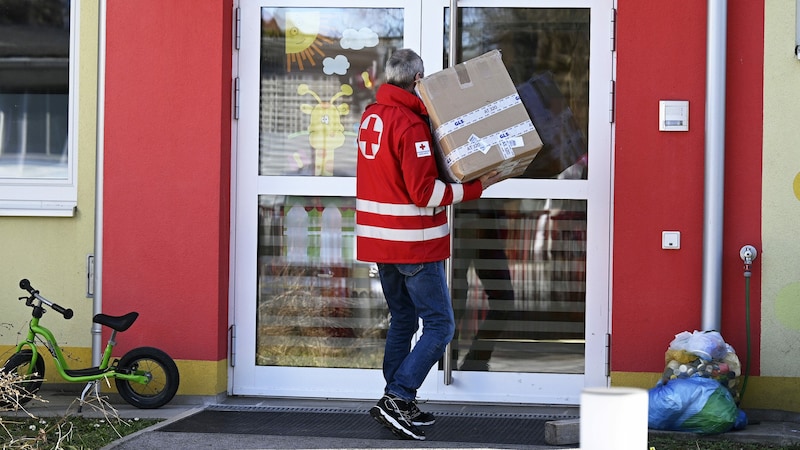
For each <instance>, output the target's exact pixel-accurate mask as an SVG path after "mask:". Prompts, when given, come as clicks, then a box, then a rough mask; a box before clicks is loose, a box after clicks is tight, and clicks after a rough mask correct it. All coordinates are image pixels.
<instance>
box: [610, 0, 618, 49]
mask: <svg viewBox="0 0 800 450" xmlns="http://www.w3.org/2000/svg"><path fill="white" fill-rule="evenodd" d="M611 51H612V52H615V51H617V8H611Z"/></svg>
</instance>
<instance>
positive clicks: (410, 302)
mask: <svg viewBox="0 0 800 450" xmlns="http://www.w3.org/2000/svg"><path fill="white" fill-rule="evenodd" d="M378 271H379V274H380V277H381V286H382V287H383V295H384V296H385V297H386V303H387V305H388V306H389V313H391V321H390V322H389V332H388V333H387V334H386V348H385V352H384V356H383V377H384V378H385V379H386V388H385V393H387V394H392V395H395V396H397V397H400V398H401V399H403V400H405V401H413V400H414V399H415V398H416V397H417V389H418V388H419V387H420V386H421V385H422V382H423V381H424V380H425V377H426V376H427V375H428V372H430V370H431V367H433V365H434V364H436V363H437V362H438V361H439V359H440V358H441V357H442V355H443V354H444V350H445V347H446V346H447V344H448V343H450V340H451V339H452V338H453V333H454V331H455V320H454V319H453V305H452V303H451V302H450V293H449V290H448V288H447V279H446V278H445V273H444V262H443V261H439V262H431V263H419V264H378ZM419 319H422V336H421V337H420V339H419V341H417V343H416V345H414V349H413V350H412V349H411V339H412V338H413V336H414V333H416V332H417V329H418V327H419Z"/></svg>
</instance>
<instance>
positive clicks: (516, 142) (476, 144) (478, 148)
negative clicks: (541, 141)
mask: <svg viewBox="0 0 800 450" xmlns="http://www.w3.org/2000/svg"><path fill="white" fill-rule="evenodd" d="M532 131H535V128H534V127H533V122H531V121H530V120H526V121H524V122H520V123H518V124H516V125H513V126H511V127H508V128H506V129H504V130H500V131H498V132H496V133H493V134H490V135H488V136H485V137H482V138H479V137H477V136H475V135H472V136H470V138H469V141H468V142H467V143H466V144H464V145H462V146H460V147H457V148H455V149H453V151H452V152H450V153H449V154H448V155H447V156H445V158H444V161H445V164H447V167H452V166H453V164H455V163H457V162H458V161H461V160H462V159H464V158H466V157H467V156H469V155H471V154H473V153H477V152H482V153H483V154H486V153H487V152H488V151H489V149H490V148H492V146H493V145H497V146H498V148H500V153H501V154H502V155H503V159H511V158H513V157H514V149H515V148H517V147H522V146H523V145H525V143H524V141H523V139H522V135H523V134H525V133H530V132H532Z"/></svg>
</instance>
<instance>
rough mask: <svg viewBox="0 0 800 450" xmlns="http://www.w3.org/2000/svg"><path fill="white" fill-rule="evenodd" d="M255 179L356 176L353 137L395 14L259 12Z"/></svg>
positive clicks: (399, 18)
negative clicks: (258, 133)
mask: <svg viewBox="0 0 800 450" xmlns="http://www.w3.org/2000/svg"><path fill="white" fill-rule="evenodd" d="M261 11H262V15H261V18H262V39H261V45H262V47H261V58H262V59H261V103H260V104H261V107H260V127H261V131H260V136H259V161H260V166H259V174H260V175H309V176H355V170H356V144H355V136H356V134H357V133H356V132H357V128H358V125H359V120H360V119H361V111H363V110H364V108H365V107H366V106H367V105H368V104H370V103H372V102H373V101H374V98H375V89H376V87H377V84H378V83H379V81H378V80H377V78H378V77H380V76H381V74H382V72H383V67H384V65H385V61H386V58H387V57H388V55H389V54H391V52H392V50H393V49H395V48H398V47H399V46H400V45H402V42H403V10H402V9H400V8H397V9H392V8H381V9H377V8H370V9H367V8H363V9H361V8H262V10H261Z"/></svg>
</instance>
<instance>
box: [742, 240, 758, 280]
mask: <svg viewBox="0 0 800 450" xmlns="http://www.w3.org/2000/svg"><path fill="white" fill-rule="evenodd" d="M757 256H758V250H756V248H755V247H753V246H752V245H745V246H744V247H742V249H741V250H739V257H740V258H742V261H744V276H745V277H746V278H749V277H750V265H751V264H753V260H754V259H756V257H757Z"/></svg>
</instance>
